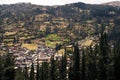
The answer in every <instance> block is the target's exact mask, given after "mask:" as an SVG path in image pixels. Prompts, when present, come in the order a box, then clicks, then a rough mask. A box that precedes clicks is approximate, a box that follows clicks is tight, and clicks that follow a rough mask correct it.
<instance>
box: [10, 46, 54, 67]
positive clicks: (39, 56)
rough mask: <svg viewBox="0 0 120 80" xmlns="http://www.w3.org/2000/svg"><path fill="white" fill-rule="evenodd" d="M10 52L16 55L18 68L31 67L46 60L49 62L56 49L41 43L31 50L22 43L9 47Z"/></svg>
mask: <svg viewBox="0 0 120 80" xmlns="http://www.w3.org/2000/svg"><path fill="white" fill-rule="evenodd" d="M8 49H9V53H11V54H13V56H14V57H15V65H16V68H24V67H25V66H27V67H31V64H32V63H34V65H37V63H42V62H44V61H47V62H49V61H50V58H51V56H52V55H53V54H54V53H55V50H54V49H52V48H49V47H47V46H45V45H42V44H39V45H38V48H37V49H36V50H29V49H27V48H23V47H21V46H20V45H15V46H11V47H9V48H8Z"/></svg>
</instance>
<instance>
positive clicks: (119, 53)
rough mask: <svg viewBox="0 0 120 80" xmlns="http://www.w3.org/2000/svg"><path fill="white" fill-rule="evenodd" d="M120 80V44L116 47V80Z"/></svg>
mask: <svg viewBox="0 0 120 80" xmlns="http://www.w3.org/2000/svg"><path fill="white" fill-rule="evenodd" d="M119 79H120V42H118V43H117V45H116V46H114V80H119Z"/></svg>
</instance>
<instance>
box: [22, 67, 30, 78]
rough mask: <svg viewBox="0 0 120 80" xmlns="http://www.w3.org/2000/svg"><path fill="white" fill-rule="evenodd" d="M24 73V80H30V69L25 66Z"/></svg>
mask: <svg viewBox="0 0 120 80" xmlns="http://www.w3.org/2000/svg"><path fill="white" fill-rule="evenodd" d="M23 73H24V80H28V79H29V76H28V68H27V66H25V68H24V71H23Z"/></svg>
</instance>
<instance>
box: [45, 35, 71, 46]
mask: <svg viewBox="0 0 120 80" xmlns="http://www.w3.org/2000/svg"><path fill="white" fill-rule="evenodd" d="M67 42H69V39H65V38H63V37H60V36H58V35H57V34H49V35H48V36H46V38H45V44H46V45H47V46H49V47H52V48H55V46H56V44H60V45H62V44H64V43H67Z"/></svg>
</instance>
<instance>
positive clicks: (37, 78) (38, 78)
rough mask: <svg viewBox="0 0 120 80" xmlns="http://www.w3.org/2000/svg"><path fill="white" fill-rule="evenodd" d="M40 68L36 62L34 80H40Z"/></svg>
mask: <svg viewBox="0 0 120 80" xmlns="http://www.w3.org/2000/svg"><path fill="white" fill-rule="evenodd" d="M39 71H40V66H39V63H38V62H37V73H36V80H40V72H39Z"/></svg>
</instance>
